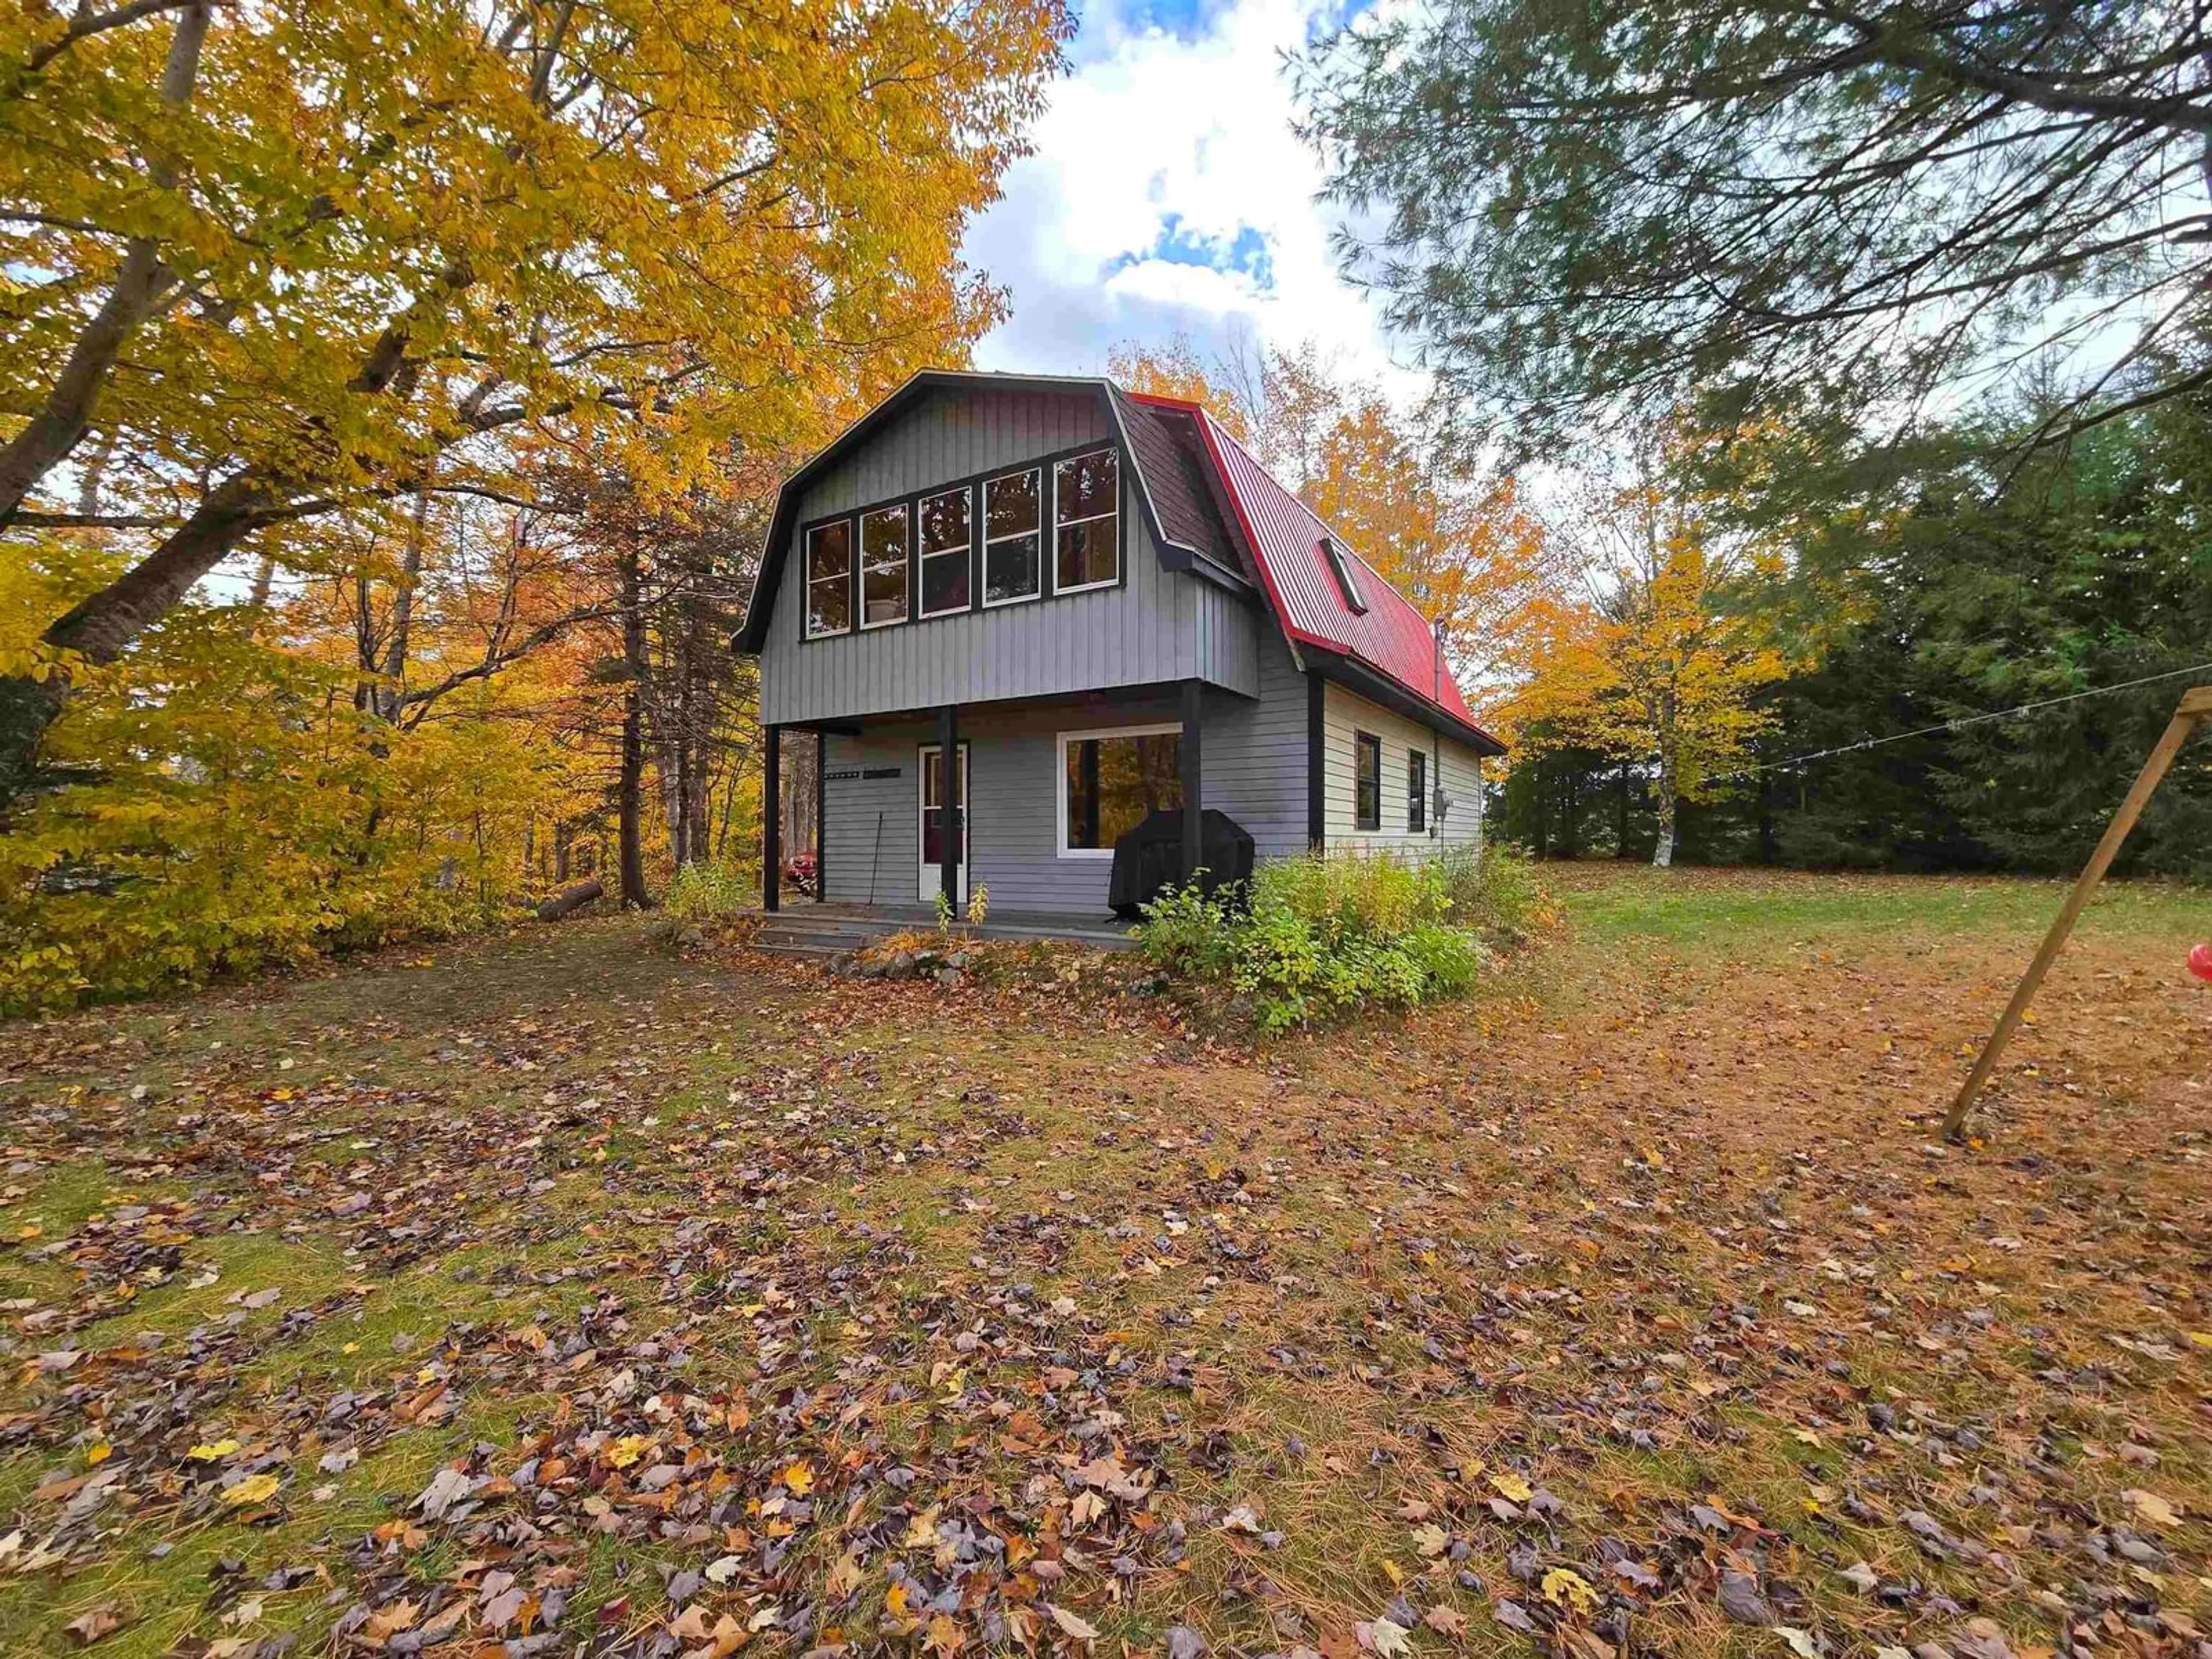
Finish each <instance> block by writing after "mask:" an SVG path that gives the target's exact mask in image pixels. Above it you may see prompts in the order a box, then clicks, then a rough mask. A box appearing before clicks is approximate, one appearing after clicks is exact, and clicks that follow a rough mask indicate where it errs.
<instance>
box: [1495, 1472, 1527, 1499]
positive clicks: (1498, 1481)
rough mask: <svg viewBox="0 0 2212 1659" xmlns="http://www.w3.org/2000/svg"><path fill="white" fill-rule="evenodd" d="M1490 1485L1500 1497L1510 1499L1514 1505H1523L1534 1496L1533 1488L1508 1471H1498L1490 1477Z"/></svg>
mask: <svg viewBox="0 0 2212 1659" xmlns="http://www.w3.org/2000/svg"><path fill="white" fill-rule="evenodd" d="M1490 1484H1491V1485H1492V1486H1494V1487H1496V1488H1497V1489H1498V1494H1499V1495H1500V1496H1501V1497H1504V1498H1510V1499H1511V1500H1512V1501H1513V1502H1514V1503H1516V1504H1525V1503H1527V1502H1528V1500H1529V1499H1530V1498H1534V1496H1535V1495H1536V1491H1535V1488H1534V1487H1533V1486H1530V1485H1529V1484H1528V1482H1527V1481H1526V1480H1522V1478H1521V1477H1520V1476H1519V1475H1517V1474H1514V1473H1513V1471H1512V1470H1510V1469H1500V1470H1498V1473H1497V1474H1493V1475H1492V1476H1491V1477H1490Z"/></svg>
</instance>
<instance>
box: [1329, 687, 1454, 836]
mask: <svg viewBox="0 0 2212 1659" xmlns="http://www.w3.org/2000/svg"><path fill="white" fill-rule="evenodd" d="M1355 732H1372V733H1373V734H1374V735H1375V736H1376V737H1378V738H1382V739H1383V827H1382V829H1368V830H1362V829H1354V828H1352V824H1353V822H1354V817H1353V806H1354V800H1353V793H1352V791H1353V783H1354V779H1355V775H1356V774H1355V767H1356V765H1357V762H1356V761H1355V759H1354V758H1353V752H1352V738H1353V734H1354V733H1355ZM1322 734H1323V735H1322V743H1323V748H1324V752H1325V753H1326V755H1327V757H1328V761H1327V770H1328V799H1327V801H1326V812H1327V826H1328V844H1329V846H1330V848H1332V849H1336V848H1352V849H1354V850H1358V851H1373V850H1376V849H1378V848H1388V849H1389V850H1391V851H1394V852H1399V853H1415V852H1427V851H1429V850H1431V849H1432V848H1435V847H1437V845H1438V844H1439V843H1444V844H1460V843H1472V844H1474V845H1476V846H1480V845H1481V842H1482V757H1480V755H1478V754H1476V753H1475V752H1474V750H1472V749H1470V748H1468V746H1467V744H1463V743H1457V742H1455V741H1454V740H1453V739H1451V738H1439V737H1438V736H1437V734H1436V733H1435V732H1431V731H1430V730H1429V729H1428V728H1427V727H1426V726H1419V725H1416V724H1415V723H1414V722H1413V721H1412V720H1407V719H1406V718H1405V716H1403V715H1402V714H1392V713H1391V712H1390V711H1389V709H1387V708H1383V707H1382V706H1381V705H1379V704H1376V703H1371V702H1368V701H1367V699H1366V698H1364V697H1363V696H1359V695H1358V693H1356V692H1352V691H1347V690H1345V689H1344V687H1342V686H1340V685H1338V684H1334V683H1331V684H1330V685H1329V687H1328V701H1327V702H1326V704H1325V705H1324V713H1323V719H1322ZM1414 748H1418V749H1420V750H1424V751H1425V752H1426V753H1427V754H1428V755H1429V757H1430V761H1429V764H1430V766H1431V769H1434V770H1436V771H1437V775H1438V777H1439V778H1440V779H1441V781H1442V782H1443V788H1444V790H1445V792H1446V793H1449V795H1450V796H1451V798H1452V809H1451V812H1450V814H1449V817H1446V818H1445V819H1444V821H1443V823H1442V824H1441V825H1439V826H1437V827H1436V828H1435V829H1433V830H1432V831H1431V833H1429V834H1425V835H1419V836H1416V835H1412V834H1409V833H1408V832H1407V829H1406V752H1407V750H1409V749H1414ZM1434 787H1435V785H1434V783H1431V789H1433V788H1434Z"/></svg>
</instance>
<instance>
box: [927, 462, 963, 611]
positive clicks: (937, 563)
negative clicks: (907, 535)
mask: <svg viewBox="0 0 2212 1659" xmlns="http://www.w3.org/2000/svg"><path fill="white" fill-rule="evenodd" d="M974 501H975V496H974V495H973V494H972V492H970V491H969V489H967V488H966V487H965V486H963V487H962V488H960V489H945V490H939V492H938V493H937V494H936V495H924V496H923V497H922V498H921V614H922V615H923V616H925V617H945V616H950V615H951V613H952V612H954V611H965V610H966V609H967V608H968V550H969V540H970V526H969V515H970V514H971V513H973V512H974V510H975V508H974V506H973V502H974Z"/></svg>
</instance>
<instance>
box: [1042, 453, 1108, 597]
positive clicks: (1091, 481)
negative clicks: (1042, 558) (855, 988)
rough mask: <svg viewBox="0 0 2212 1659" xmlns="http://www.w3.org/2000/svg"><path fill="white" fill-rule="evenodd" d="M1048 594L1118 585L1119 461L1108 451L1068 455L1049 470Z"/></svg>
mask: <svg viewBox="0 0 2212 1659" xmlns="http://www.w3.org/2000/svg"><path fill="white" fill-rule="evenodd" d="M1052 523H1053V541H1054V545H1055V547H1056V548H1057V554H1056V556H1055V559H1054V564H1053V590H1054V592H1060V593H1072V592H1075V591H1076V590H1077V589H1078V588H1083V587H1103V586H1107V585H1108V584H1109V583H1112V582H1116V581H1119V580H1121V457H1120V456H1119V455H1117V454H1115V453H1114V451H1112V450H1110V449H1095V450H1093V451H1091V453H1089V454H1088V455H1072V456H1070V457H1069V458H1068V459H1066V460H1064V461H1059V462H1055V463H1054V465H1053V469H1052Z"/></svg>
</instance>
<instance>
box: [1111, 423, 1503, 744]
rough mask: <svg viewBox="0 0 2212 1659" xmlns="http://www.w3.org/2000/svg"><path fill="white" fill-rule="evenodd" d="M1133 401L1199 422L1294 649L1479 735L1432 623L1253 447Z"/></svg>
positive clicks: (1263, 583)
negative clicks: (1352, 576) (1405, 694)
mask: <svg viewBox="0 0 2212 1659" xmlns="http://www.w3.org/2000/svg"><path fill="white" fill-rule="evenodd" d="M1131 395H1132V396H1133V397H1134V398H1136V399H1137V401H1139V403H1148V404H1159V405H1161V406H1163V407H1164V408H1170V409H1183V410H1189V411H1190V412H1191V413H1193V414H1194V415H1195V416H1197V417H1198V422H1199V426H1200V430H1202V431H1203V432H1204V433H1205V435H1206V449H1207V451H1208V452H1209V453H1210V454H1211V456H1212V460H1213V465H1214V468H1215V470H1216V471H1218V472H1219V473H1220V475H1221V479H1222V483H1223V484H1224V486H1225V489H1226V490H1227V493H1228V495H1229V501H1230V504H1231V506H1232V507H1234V508H1235V509H1236V513H1237V522H1238V524H1239V525H1240V526H1242V528H1243V532H1244V540H1245V542H1246V544H1248V545H1249V547H1250V548H1251V550H1252V553H1253V556H1254V557H1255V560H1256V561H1257V562H1258V564H1259V566H1260V580H1261V586H1263V587H1264V588H1266V589H1267V601H1268V603H1269V604H1270V605H1273V607H1274V610H1275V615H1276V617H1277V618H1278V619H1279V621H1280V622H1281V623H1282V625H1283V631H1284V632H1285V633H1286V634H1288V635H1290V636H1291V638H1292V639H1293V640H1297V641H1304V643H1306V644H1309V645H1315V646H1319V647H1322V648H1323V649H1324V650H1328V651H1336V652H1340V653H1343V654H1344V655H1346V656H1348V657H1352V658H1355V659H1358V661H1360V662H1362V663H1364V664H1365V665H1367V666H1368V667H1370V668H1371V669H1373V670H1375V671H1376V672H1377V673H1380V674H1382V675H1383V676H1385V677H1386V678H1389V679H1392V680H1395V681H1396V682H1397V683H1398V684H1400V685H1401V686H1402V687H1404V688H1405V689H1406V690H1407V691H1410V692H1411V693H1413V696H1416V697H1419V699H1420V700H1421V701H1422V702H1425V703H1427V704H1428V705H1429V706H1430V707H1431V708H1438V709H1441V710H1442V711H1443V713H1444V714H1449V716H1451V718H1452V719H1454V720H1457V721H1459V722H1461V723H1462V725H1466V726H1474V728H1475V730H1477V731H1478V732H1480V730H1481V728H1480V726H1475V720H1474V711H1473V710H1472V709H1470V708H1468V703H1467V697H1466V695H1465V694H1464V693H1463V692H1462V691H1461V690H1460V689H1459V683H1458V682H1457V681H1456V680H1455V679H1454V678H1452V674H1451V668H1450V665H1449V664H1445V665H1443V671H1442V674H1441V676H1439V674H1438V665H1437V646H1436V640H1435V636H1434V635H1432V634H1431V632H1430V630H1429V623H1428V619H1427V618H1426V617H1423V616H1422V615H1421V613H1420V612H1419V611H1417V610H1415V609H1414V608H1413V601H1412V600H1410V599H1407V597H1406V596H1405V595H1404V594H1402V593H1401V592H1399V591H1398V590H1397V589H1396V588H1395V587H1393V586H1391V585H1390V584H1389V582H1388V581H1386V580H1383V577H1382V575H1381V574H1379V573H1378V572H1376V569H1375V568H1374V567H1373V566H1372V565H1370V564H1369V563H1368V562H1367V561H1366V560H1364V559H1362V558H1360V557H1359V555H1358V550H1356V549H1354V548H1353V547H1352V545H1351V544H1349V543H1348V542H1346V540H1345V539H1344V538H1343V537H1341V536H1339V535H1337V534H1336V533H1335V532H1334V531H1332V530H1331V529H1330V528H1329V527H1328V526H1327V525H1326V524H1323V523H1322V520H1320V519H1319V518H1318V517H1316V515H1315V513H1314V512H1313V509H1312V508H1310V507H1308V506H1307V505H1306V504H1305V503H1304V501H1300V500H1299V499H1298V498H1297V496H1296V495H1292V494H1291V492H1290V491H1289V490H1287V489H1284V488H1283V487H1282V485H1280V484H1279V483H1276V482H1275V480H1274V479H1273V477H1270V476H1269V475H1268V472H1267V468H1265V467H1263V466H1261V465H1260V463H1259V462H1257V461H1256V460H1255V459H1252V456H1251V454H1250V453H1249V452H1248V451H1247V450H1246V449H1245V447H1244V446H1243V445H1242V444H1240V443H1238V442H1237V440H1236V439H1234V438H1232V437H1231V436H1230V435H1229V434H1228V433H1227V432H1225V431H1224V430H1223V429H1222V427H1221V423H1220V422H1218V421H1216V420H1215V419H1214V418H1213V417H1212V416H1211V415H1209V414H1207V413H1206V410H1205V409H1204V408H1203V407H1202V406H1200V404H1194V403H1191V402H1188V401H1186V400H1184V399H1182V398H1162V397H1154V396H1148V395H1146V394H1144V393H1133V394H1131ZM1322 538H1331V539H1334V541H1335V543H1336V544H1337V546H1338V547H1339V548H1340V549H1342V550H1344V551H1345V552H1346V554H1348V555H1349V556H1351V557H1352V559H1354V560H1355V561H1357V562H1358V567H1359V570H1360V572H1361V574H1362V578H1363V580H1362V582H1361V587H1362V590H1363V597H1364V598H1365V599H1366V600H1367V609H1366V611H1364V613H1363V612H1360V611H1354V610H1353V609H1352V607H1351V606H1350V605H1348V604H1346V602H1345V598H1344V592H1343V590H1342V589H1341V588H1340V587H1339V586H1337V583H1336V578H1335V576H1334V574H1331V572H1330V570H1329V568H1328V556H1327V555H1326V554H1325V553H1323V552H1322ZM1439 678H1441V681H1442V688H1441V692H1442V694H1441V696H1439V695H1438V691H1439V688H1438V681H1439ZM1485 735H1486V736H1487V735H1488V734H1487V733H1485Z"/></svg>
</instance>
